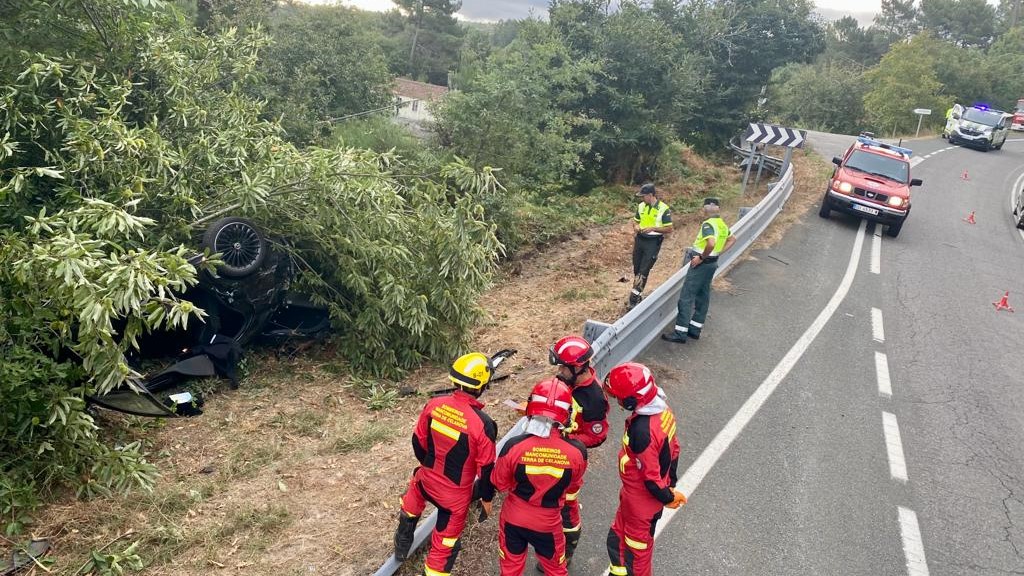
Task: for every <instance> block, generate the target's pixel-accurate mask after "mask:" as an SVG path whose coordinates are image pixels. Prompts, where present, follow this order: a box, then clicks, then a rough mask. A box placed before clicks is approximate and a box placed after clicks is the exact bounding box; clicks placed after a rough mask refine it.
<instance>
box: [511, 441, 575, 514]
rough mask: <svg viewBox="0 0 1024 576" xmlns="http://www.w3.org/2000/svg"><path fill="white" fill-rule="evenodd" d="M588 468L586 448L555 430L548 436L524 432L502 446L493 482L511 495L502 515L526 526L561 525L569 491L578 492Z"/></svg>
mask: <svg viewBox="0 0 1024 576" xmlns="http://www.w3.org/2000/svg"><path fill="white" fill-rule="evenodd" d="M586 470H587V448H586V447H585V446H584V445H583V444H582V443H581V442H579V441H576V440H572V439H570V438H565V437H563V436H561V435H558V434H557V433H555V432H554V431H552V435H551V436H550V437H549V438H541V437H540V436H534V435H532V434H521V435H519V436H516V437H515V438H512V439H510V440H509V441H508V442H507V443H506V444H505V445H504V446H503V447H502V449H501V454H499V455H498V461H497V462H496V463H495V466H494V485H495V487H497V489H498V490H501V491H502V492H505V491H508V492H509V496H508V498H507V499H506V500H505V503H504V504H502V511H501V513H502V518H504V519H505V520H506V521H507V522H511V523H512V524H515V525H517V526H523V527H525V528H530V527H537V529H541V530H542V529H544V528H545V527H551V526H561V522H562V517H561V514H562V507H563V506H564V505H565V495H566V493H570V494H571V493H575V492H579V490H580V487H581V486H583V473H584V472H586Z"/></svg>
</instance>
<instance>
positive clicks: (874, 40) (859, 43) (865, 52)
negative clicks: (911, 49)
mask: <svg viewBox="0 0 1024 576" xmlns="http://www.w3.org/2000/svg"><path fill="white" fill-rule="evenodd" d="M879 35H880V31H879V30H878V29H877V28H874V27H872V28H868V29H865V28H861V26H860V24H858V22H857V20H856V19H855V18H854V17H852V16H845V17H843V18H840V19H839V20H836V21H835V22H832V23H831V24H829V25H828V26H827V27H826V40H825V52H824V54H823V57H825V58H828V59H839V60H843V61H846V62H847V63H852V64H859V65H860V66H861V67H867V66H872V65H874V64H876V63H878V61H879V60H880V59H881V58H882V54H884V53H885V51H886V50H888V43H887V42H883V41H880V39H879ZM883 44H884V46H882V45H883Z"/></svg>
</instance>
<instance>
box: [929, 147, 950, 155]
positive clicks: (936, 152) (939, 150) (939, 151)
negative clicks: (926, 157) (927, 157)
mask: <svg viewBox="0 0 1024 576" xmlns="http://www.w3.org/2000/svg"><path fill="white" fill-rule="evenodd" d="M946 150H948V148H939V149H938V150H936V151H935V152H932V154H939V153H941V152H945V151H946Z"/></svg>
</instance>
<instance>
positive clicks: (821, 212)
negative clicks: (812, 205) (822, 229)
mask: <svg viewBox="0 0 1024 576" xmlns="http://www.w3.org/2000/svg"><path fill="white" fill-rule="evenodd" d="M831 215H832V203H831V202H829V199H828V193H827V192H826V193H825V197H824V198H822V199H821V207H820V208H818V216H821V217H822V218H826V219H827V218H828V217H829V216H831Z"/></svg>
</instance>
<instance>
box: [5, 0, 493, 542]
mask: <svg viewBox="0 0 1024 576" xmlns="http://www.w3.org/2000/svg"><path fill="white" fill-rule="evenodd" d="M138 1H139V2H140V3H141V2H144V0H138ZM147 6H148V4H147ZM73 7H74V6H73V4H63V3H60V2H54V3H52V4H46V3H35V4H33V5H32V6H31V9H32V10H33V12H32V14H35V15H38V16H40V17H39V18H38V19H36V20H30V21H29V22H30V23H31V25H24V22H25V21H24V20H23V21H21V22H22V23H23V25H22V27H21V30H20V32H21V33H22V34H23V35H24V36H25V37H26V38H28V39H30V42H32V43H34V44H35V45H38V46H40V47H45V42H44V41H43V39H45V38H46V37H47V36H48V35H50V34H51V32H50V31H49V30H48V27H49V22H50V21H52V20H53V19H54V18H56V19H58V20H60V19H65V20H64V21H66V22H67V23H68V24H69V26H70V29H75V30H78V31H79V32H80V34H79V36H76V37H74V38H71V39H65V40H64V41H63V42H59V43H58V44H57V45H58V46H60V47H61V48H62V51H61V53H60V54H59V55H48V54H46V53H43V52H33V53H22V54H21V59H20V61H19V62H18V65H17V67H16V68H13V69H12V68H4V69H2V70H0V74H3V75H4V77H3V80H4V81H3V83H2V85H3V88H2V89H0V127H2V131H0V134H2V136H0V206H2V207H3V210H0V358H2V359H3V361H2V362H0V454H2V455H3V457H2V459H0V509H2V510H3V511H4V519H5V523H6V525H7V526H6V528H7V531H8V532H16V531H19V530H21V529H22V527H23V524H24V521H25V514H26V510H28V509H30V508H31V507H32V506H33V505H35V504H36V503H37V502H38V497H39V494H41V493H46V491H48V490H50V489H52V488H54V487H56V486H61V485H67V486H71V487H74V488H75V489H77V490H78V491H79V493H80V494H82V495H90V494H103V493H105V492H107V491H110V490H122V489H128V488H132V487H138V486H141V487H147V486H149V485H150V484H151V483H152V481H153V475H154V469H153V467H152V466H151V465H150V464H149V463H147V462H146V460H145V457H144V454H143V452H142V449H141V447H140V446H139V445H138V444H129V445H123V446H112V445H109V444H107V443H106V442H104V441H103V439H102V437H101V435H100V433H99V430H98V427H97V423H96V422H95V421H94V420H93V417H92V416H91V415H90V413H89V412H87V411H86V410H85V398H86V397H87V396H88V395H91V394H98V393H103V392H106V391H109V390H111V389H113V388H116V387H119V386H124V385H128V386H131V385H137V384H136V383H137V381H138V379H139V377H140V375H139V374H138V373H136V372H135V370H134V369H133V368H132V367H131V366H130V364H129V363H128V362H127V360H126V353H127V352H128V351H130V350H132V349H134V348H136V347H137V346H138V340H139V337H140V336H142V335H143V334H145V333H146V332H148V331H151V330H155V329H160V328H167V327H175V326H184V325H185V324H186V323H194V322H199V321H202V319H203V317H204V311H202V310H200V309H199V308H198V307H197V306H196V305H195V304H193V303H192V302H189V301H188V300H185V299H183V296H182V294H183V293H184V291H185V289H186V288H187V287H188V286H190V285H193V284H194V283H195V282H196V274H197V270H196V268H195V267H194V266H193V264H191V263H189V262H188V261H187V260H186V257H187V256H188V255H189V254H190V253H192V252H193V251H194V240H193V238H194V237H195V236H196V233H197V232H198V231H199V230H201V222H202V221H204V220H210V219H213V218H216V217H218V216H219V215H222V214H232V215H242V216H247V217H249V218H252V219H253V220H255V221H256V222H257V223H258V224H259V225H260V226H261V227H262V228H263V229H264V230H265V231H267V233H268V234H269V235H270V236H271V237H285V238H288V239H289V240H290V241H291V248H285V247H282V249H287V250H289V251H290V253H291V255H292V256H293V257H294V258H295V260H296V262H297V263H298V264H299V266H300V269H301V271H300V273H299V276H298V278H297V285H298V287H300V288H301V289H304V290H305V291H308V292H309V293H310V294H311V295H312V297H313V298H314V299H315V300H316V301H318V302H321V303H323V304H325V305H327V306H328V307H329V309H330V311H331V316H332V319H333V321H334V322H335V325H336V326H337V327H338V328H339V329H340V330H339V332H338V335H337V343H338V345H339V350H340V351H341V352H342V353H343V354H344V355H345V357H346V358H347V359H348V360H349V361H350V363H351V364H352V366H353V367H354V368H355V369H356V370H363V371H368V372H371V373H374V374H376V375H378V376H389V377H394V376H396V375H398V374H400V373H401V371H402V370H404V369H406V368H409V367H412V366H415V365H416V364H417V363H418V362H420V361H421V360H423V359H424V358H438V359H448V358H450V357H451V356H453V355H455V354H456V353H458V352H459V351H460V350H461V348H462V346H463V345H464V343H465V340H466V332H467V328H468V326H470V325H471V324H472V322H473V321H474V320H475V319H476V318H477V317H478V314H479V309H478V308H477V305H476V304H475V302H476V299H477V296H478V295H479V293H480V291H481V290H482V289H483V288H484V287H485V286H486V285H487V283H488V282H489V274H490V271H491V267H492V266H493V262H494V260H495V258H496V257H497V255H498V254H499V253H500V250H501V246H500V244H498V242H497V240H496V237H495V235H494V230H493V226H492V224H490V223H488V222H487V221H486V220H485V214H484V211H483V208H482V206H481V201H482V200H483V199H485V198H488V197H492V196H494V195H495V194H496V191H497V190H499V185H498V183H497V181H496V180H495V178H494V176H493V173H492V172H491V170H489V169H488V168H486V167H484V168H482V169H481V170H473V169H472V168H470V167H469V166H467V165H466V164H464V163H460V162H455V163H451V164H448V165H445V166H443V167H441V168H440V169H435V170H432V171H426V170H422V169H421V167H419V166H415V165H409V164H407V163H406V162H405V161H403V160H402V159H401V158H398V157H397V156H395V155H394V154H392V153H383V154H380V153H375V152H371V151H368V150H356V149H345V148H308V149H304V150H299V149H297V148H295V147H294V146H293V145H291V144H289V143H288V142H286V141H285V140H283V139H282V137H281V129H280V126H278V125H277V124H276V123H274V122H270V121H266V120H262V119H261V114H262V113H263V108H262V104H261V102H260V101H258V100H256V99H253V98H251V97H250V96H249V95H248V94H247V92H246V89H245V87H246V86H248V85H249V84H250V83H251V82H252V81H253V79H254V77H255V69H256V66H257V63H258V62H259V51H260V50H261V49H262V48H264V47H265V46H266V44H267V42H268V39H267V38H266V36H265V35H263V34H261V33H259V32H254V33H251V34H245V35H241V36H240V35H238V33H237V32H236V31H235V30H234V29H229V30H225V31H222V32H218V33H211V34H201V33H197V32H196V31H195V30H194V29H193V28H192V27H191V26H187V25H184V23H183V19H182V18H181V17H180V15H179V14H178V13H175V12H162V11H159V10H156V11H153V10H150V9H149V8H148V7H147V8H146V10H139V7H138V5H131V4H126V3H125V2H124V0H94V1H93V2H90V3H88V8H89V10H88V11H89V12H92V13H94V14H108V15H111V16H115V17H114V18H110V19H109V20H104V21H98V20H97V23H98V25H94V24H93V23H92V20H90V18H89V15H88V14H87V13H86V12H85V11H84V10H83V9H82V5H79V9H78V11H77V12H76V11H72V10H70V8H73ZM58 8H69V11H67V12H64V13H62V14H60V15H57V14H49V15H48V14H47V10H57V9H58ZM157 8H158V9H159V8H160V6H157ZM117 16H120V17H117ZM74 18H80V19H79V20H77V21H74V20H73V19H74ZM133 42H134V46H133V49H132V50H127V49H126V50H119V49H115V50H109V49H107V48H106V47H108V46H109V47H114V48H118V47H121V46H128V45H129V44H131V43H133ZM67 48H74V49H73V50H72V49H67ZM64 49H67V50H64ZM214 263H215V262H213V261H211V260H204V261H203V263H202V264H201V265H202V266H204V267H209V266H212V265H213V264H214Z"/></svg>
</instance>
